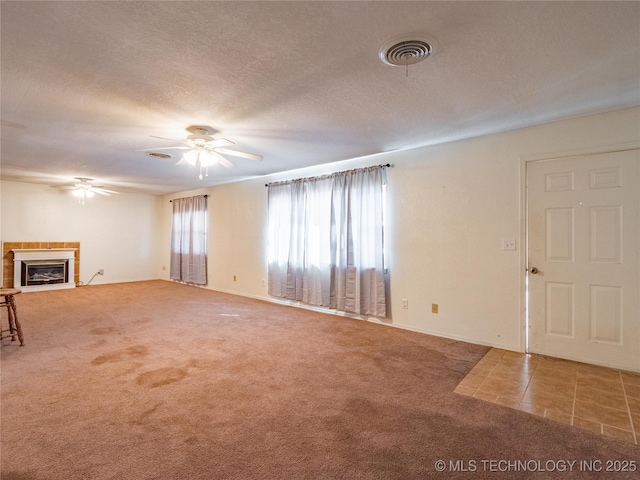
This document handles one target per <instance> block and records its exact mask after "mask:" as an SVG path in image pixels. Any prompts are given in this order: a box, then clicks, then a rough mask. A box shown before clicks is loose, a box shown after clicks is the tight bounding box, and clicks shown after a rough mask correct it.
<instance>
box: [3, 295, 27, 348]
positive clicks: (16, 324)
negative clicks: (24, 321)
mask: <svg viewBox="0 0 640 480" xmlns="http://www.w3.org/2000/svg"><path fill="white" fill-rule="evenodd" d="M19 293H22V290H20V289H18V288H1V289H0V297H2V301H0V307H7V317H8V318H9V328H8V329H7V330H4V329H1V328H0V340H1V339H3V338H8V337H11V341H12V342H13V341H15V339H16V334H17V335H18V340H20V346H22V345H24V336H23V335H22V327H21V326H20V321H19V320H18V309H17V308H16V301H15V299H14V298H13V297H14V296H15V295H18V294H19Z"/></svg>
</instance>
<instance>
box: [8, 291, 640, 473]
mask: <svg viewBox="0 0 640 480" xmlns="http://www.w3.org/2000/svg"><path fill="white" fill-rule="evenodd" d="M16 299H17V303H18V309H19V314H20V318H21V319H22V323H23V327H24V331H25V340H26V345H25V346H24V347H18V346H16V345H15V343H17V342H14V344H12V343H11V342H9V341H8V340H3V342H2V353H1V361H2V363H1V380H2V385H1V387H2V419H1V435H2V437H1V441H2V452H1V461H2V465H1V467H2V468H1V472H0V473H1V478H2V480H55V479H65V480H68V479H83V480H86V479H100V480H102V479H114V480H115V479H118V480H121V479H423V478H441V479H449V478H509V479H512V478H536V479H538V478H563V479H564V478H600V477H596V476H594V475H593V474H590V475H591V476H585V473H583V472H580V471H578V468H577V466H575V469H574V471H566V472H562V473H561V474H559V473H558V472H548V471H546V472H545V471H540V469H538V471H536V472H535V474H534V473H532V472H531V471H530V470H531V468H534V464H532V463H529V465H528V467H527V468H528V470H529V471H523V470H522V469H521V470H520V471H516V470H511V471H509V472H495V471H491V470H490V466H491V464H488V463H487V464H483V463H482V461H483V460H503V459H507V460H522V461H529V460H535V461H539V462H540V461H541V462H548V461H549V460H552V461H558V460H567V461H578V462H579V461H581V460H597V459H599V460H601V461H603V462H606V461H608V460H611V461H616V460H620V461H625V460H626V461H636V462H637V463H640V448H639V447H637V446H634V445H630V444H626V443H621V442H617V441H615V440H611V439H607V438H602V437H600V436H597V435H593V434H590V433H588V432H585V431H580V430H577V429H572V428H570V427H566V426H563V425H559V424H556V423H554V422H551V421H548V420H545V419H541V418H538V417H535V416H532V415H528V414H526V413H523V412H518V411H515V410H511V409H508V408H504V407H501V406H497V405H493V404H488V403H486V402H482V401H478V400H476V399H473V398H469V397H465V396H461V395H457V394H455V393H453V390H454V388H455V387H456V385H457V384H458V383H459V382H460V380H461V379H462V378H463V377H464V376H465V374H466V373H467V372H468V371H469V370H470V369H471V368H472V367H473V365H474V364H475V363H476V362H477V361H478V360H479V359H480V358H481V357H482V356H483V355H484V353H485V352H486V351H487V348H485V347H482V346H477V345H471V344H466V343H462V342H456V341H452V340H446V339H441V338H436V337H431V336H427V335H421V334H417V333H413V332H407V331H403V330H399V329H394V328H390V327H385V326H381V325H376V324H371V323H366V322H362V321H358V320H351V319H345V318H342V317H337V316H332V315H323V314H319V313H313V312H309V311H306V310H302V309H296V308H292V307H283V306H279V305H274V304H270V303H266V302H260V301H257V300H252V299H247V298H243V297H236V296H232V295H225V294H221V293H216V292H213V291H209V290H204V289H197V288H192V287H188V286H184V285H176V284H173V283H169V282H163V281H153V282H136V283H127V284H114V285H101V286H87V287H82V288H77V289H75V290H66V291H55V292H38V293H28V294H22V295H19V296H18V297H16ZM5 321H6V319H5ZM440 459H442V460H444V461H445V462H446V466H447V467H446V470H447V471H445V472H442V473H440V472H438V471H437V470H436V462H437V461H438V460H440ZM456 461H461V462H463V463H457V465H458V467H460V466H462V467H463V468H468V467H469V466H470V465H473V462H475V471H471V472H466V473H461V472H457V473H456V474H453V473H452V472H451V471H450V470H451V466H455V465H456V463H455V462H456ZM451 462H453V463H451ZM538 464H539V465H540V463H538ZM483 465H484V466H483ZM487 468H489V470H487ZM547 469H548V467H547ZM558 475H561V476H560V477H559V476H558ZM602 478H605V477H602ZM606 478H637V472H636V473H631V472H629V473H617V474H613V473H612V474H609V475H608V476H606Z"/></svg>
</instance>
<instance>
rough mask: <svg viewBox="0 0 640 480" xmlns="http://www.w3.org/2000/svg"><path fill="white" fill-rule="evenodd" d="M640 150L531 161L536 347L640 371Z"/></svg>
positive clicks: (532, 336) (532, 335)
mask: <svg viewBox="0 0 640 480" xmlns="http://www.w3.org/2000/svg"><path fill="white" fill-rule="evenodd" d="M639 166H640V150H630V151H623V152H613V153H602V154H595V155H585V156H580V157H570V158H564V159H557V160H548V161H538V162H530V163H528V164H527V210H528V211H527V241H528V252H527V254H528V259H527V260H528V267H529V273H528V292H529V310H528V311H529V351H530V352H532V353H540V354H545V355H551V356H555V357H561V358H567V359H571V360H577V361H582V362H587V363H593V364H598V365H606V366H611V367H615V368H621V369H625V370H632V371H640V312H639V304H640V301H639V298H640V235H639V232H640V227H639V225H640V193H639V192H640V168H639Z"/></svg>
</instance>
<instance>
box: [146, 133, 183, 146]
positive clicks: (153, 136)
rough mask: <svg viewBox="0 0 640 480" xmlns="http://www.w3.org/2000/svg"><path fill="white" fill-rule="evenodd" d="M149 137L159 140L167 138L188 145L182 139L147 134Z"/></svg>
mask: <svg viewBox="0 0 640 480" xmlns="http://www.w3.org/2000/svg"><path fill="white" fill-rule="evenodd" d="M149 136H150V137H151V138H159V139H160V140H169V141H171V142H178V143H182V144H184V145H188V143H187V142H185V141H184V140H178V139H176V138H167V137H158V136H157V135H149Z"/></svg>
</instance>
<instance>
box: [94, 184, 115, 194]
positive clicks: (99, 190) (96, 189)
mask: <svg viewBox="0 0 640 480" xmlns="http://www.w3.org/2000/svg"><path fill="white" fill-rule="evenodd" d="M90 190H93V191H94V192H96V193H99V194H101V195H105V194H106V195H111V194H116V195H118V194H119V193H120V192H116V191H115V190H108V189H106V188H104V187H102V186H97V185H96V186H95V187H93V188H90Z"/></svg>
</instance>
